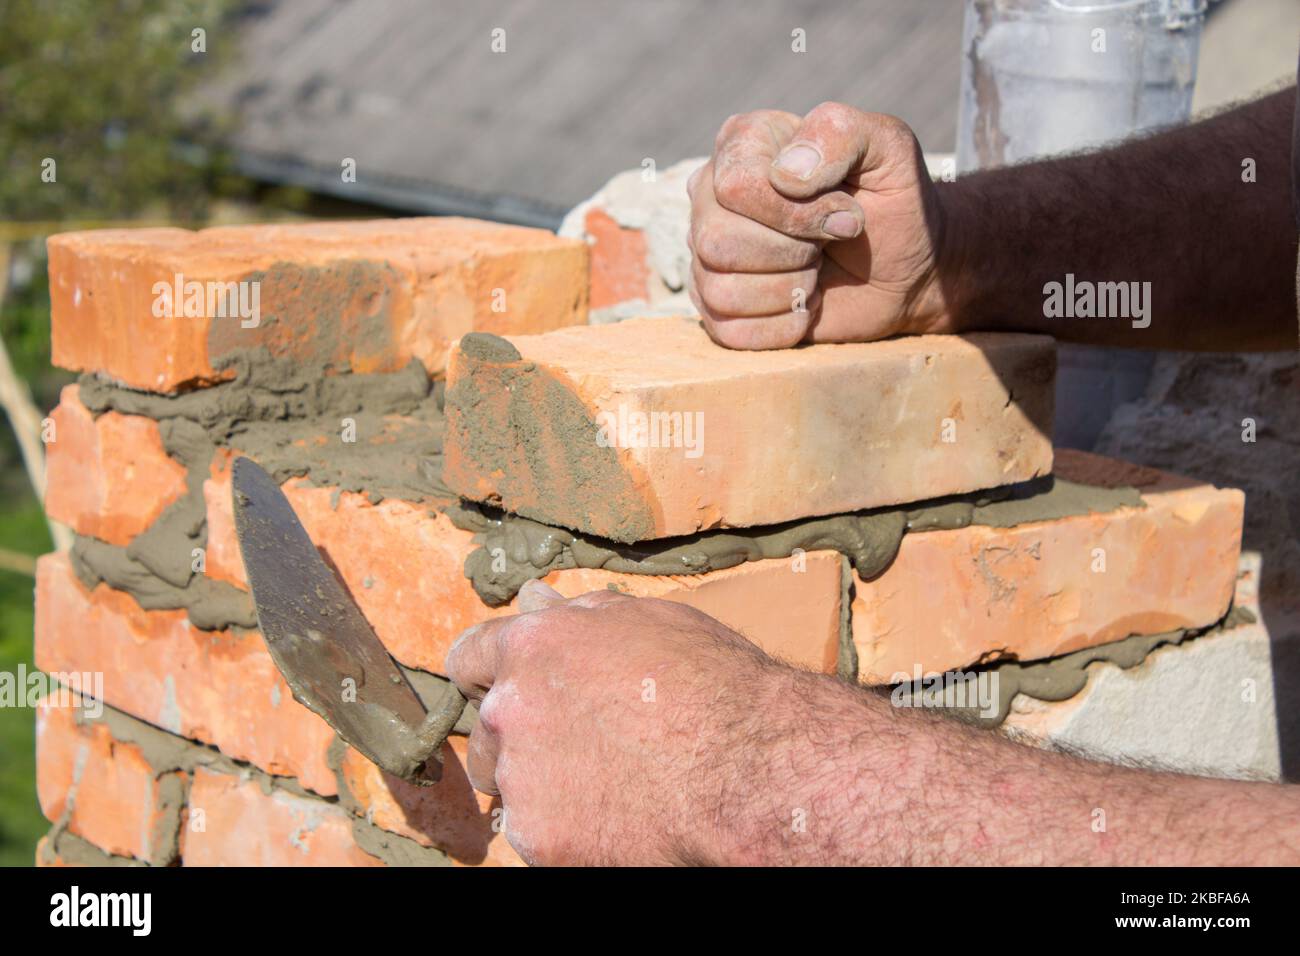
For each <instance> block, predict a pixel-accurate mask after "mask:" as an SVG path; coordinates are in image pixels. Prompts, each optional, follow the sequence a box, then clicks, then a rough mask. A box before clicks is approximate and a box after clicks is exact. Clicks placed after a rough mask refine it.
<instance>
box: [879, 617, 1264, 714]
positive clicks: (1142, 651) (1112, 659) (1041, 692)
mask: <svg viewBox="0 0 1300 956" xmlns="http://www.w3.org/2000/svg"><path fill="white" fill-rule="evenodd" d="M1254 622H1255V614H1254V612H1252V611H1251V610H1250V609H1249V608H1245V607H1240V606H1236V605H1234V606H1233V607H1231V608H1230V609H1229V610H1228V613H1227V614H1225V615H1224V616H1223V618H1222V619H1221V620H1219V621H1216V622H1215V623H1213V624H1211V625H1209V626H1208V627H1200V628H1182V629H1179V630H1174V631H1165V632H1164V633H1161V634H1132V635H1129V636H1128V637H1126V638H1124V639H1123V640H1120V641H1111V642H1110V643H1108V644H1098V645H1096V646H1094V647H1086V648H1083V649H1082V650H1078V651H1074V652H1072V653H1070V654H1062V655H1061V656H1059V657H1050V658H1044V659H1042V660H1036V661H1023V662H1022V661H1008V662H1006V663H1002V664H994V665H984V666H974V667H971V668H970V669H969V671H968V672H967V673H968V674H970V675H981V674H991V675H996V677H997V684H996V687H997V695H998V698H997V711H996V713H993V714H984V713H982V712H981V710H980V707H979V705H978V704H972V705H971V706H968V707H945V709H944V713H946V714H947V715H949V716H952V717H955V718H957V719H959V720H964V721H967V722H970V723H975V724H979V725H981V726H984V727H990V728H992V727H997V726H999V725H1000V724H1001V723H1002V722H1003V721H1004V720H1006V717H1007V713H1008V712H1009V711H1010V709H1011V701H1012V699H1013V698H1014V697H1015V696H1016V695H1017V694H1024V695H1025V696H1026V697H1033V698H1034V699H1036V700H1043V701H1061V700H1068V699H1069V698H1071V697H1073V696H1074V695H1075V694H1077V693H1079V691H1081V690H1083V688H1084V687H1085V686H1086V685H1087V683H1088V667H1089V665H1091V664H1096V663H1109V664H1114V665H1115V666H1117V667H1120V668H1123V669H1125V670H1127V669H1130V668H1133V667H1137V666H1138V665H1140V664H1141V663H1142V662H1143V661H1145V660H1146V659H1147V656H1148V655H1150V654H1151V653H1152V652H1153V651H1155V650H1156V649H1157V648H1160V647H1167V646H1177V645H1180V644H1183V643H1185V642H1187V641H1191V640H1195V639H1196V638H1198V637H1203V636H1205V635H1207V634H1218V633H1221V632H1223V631H1227V630H1231V629H1232V628H1235V627H1239V626H1241V625H1243V624H1253V623H1254ZM921 683H922V686H916V687H913V688H908V687H907V685H899V686H896V687H895V688H894V690H893V691H892V692H893V693H898V694H900V696H901V698H902V699H903V700H911V699H912V698H913V696H914V695H921V694H924V693H927V690H926V689H925V687H924V686H923V685H924V683H925V682H924V679H923V680H922V682H921Z"/></svg>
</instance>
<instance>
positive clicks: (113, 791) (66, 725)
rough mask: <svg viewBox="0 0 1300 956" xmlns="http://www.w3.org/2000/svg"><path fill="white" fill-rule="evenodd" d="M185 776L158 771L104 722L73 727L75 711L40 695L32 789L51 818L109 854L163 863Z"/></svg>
mask: <svg viewBox="0 0 1300 956" xmlns="http://www.w3.org/2000/svg"><path fill="white" fill-rule="evenodd" d="M184 780H185V775H184V774H182V773H177V772H167V773H163V774H156V773H155V772H154V770H153V768H152V767H151V766H150V765H149V762H148V760H147V759H146V757H145V755H144V753H143V752H142V751H141V750H140V748H139V747H137V746H135V745H134V744H129V743H122V742H120V741H116V740H114V739H113V736H112V734H110V733H109V730H108V728H107V727H106V726H104V725H103V724H95V723H91V724H86V725H79V724H78V723H77V718H76V710H74V709H73V708H72V707H69V706H59V705H57V704H55V703H53V702H52V701H51V700H50V699H49V698H46V699H43V700H42V701H41V702H40V703H39V704H38V705H37V710H36V792H37V797H38V799H39V800H40V804H41V812H42V813H43V814H45V817H46V819H48V820H50V821H51V822H58V821H60V820H61V819H63V817H64V816H65V814H66V815H67V825H68V829H69V831H71V832H72V833H75V834H76V835H77V836H79V837H82V838H84V839H86V840H89V841H90V842H91V843H93V844H95V845H96V846H98V847H100V848H101V849H103V850H104V851H106V852H108V853H112V854H115V855H117V856H130V857H135V858H136V859H139V860H146V861H149V862H153V863H161V864H166V863H168V862H170V854H169V852H168V847H169V846H170V847H172V849H173V850H174V839H175V835H176V829H177V827H178V825H179V822H180V817H179V813H180V807H179V804H178V803H175V804H174V805H173V806H172V807H171V808H170V809H169V807H168V806H167V801H168V799H169V798H170V799H171V800H172V801H173V802H174V801H176V799H177V798H179V797H180V796H181V794H182V793H183V787H184Z"/></svg>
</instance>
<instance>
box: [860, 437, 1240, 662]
mask: <svg viewBox="0 0 1300 956" xmlns="http://www.w3.org/2000/svg"><path fill="white" fill-rule="evenodd" d="M1107 468H1109V470H1110V471H1111V473H1112V474H1113V475H1114V476H1115V477H1116V478H1117V479H1118V481H1117V483H1124V482H1129V481H1132V480H1134V479H1137V480H1139V481H1141V482H1142V486H1141V488H1140V490H1141V492H1142V499H1143V501H1144V503H1145V505H1146V507H1145V508H1121V509H1118V510H1116V511H1112V512H1108V513H1105V514H1088V515H1079V516H1076V517H1071V518H1062V519H1060V520H1056V521H1040V522H1032V523H1029V524H1022V525H1017V526H1016V527H1013V528H989V527H981V526H975V525H972V526H971V527H968V528H961V529H957V530H947V531H925V532H919V533H914V534H908V535H906V536H904V538H903V543H902V546H901V547H900V548H899V552H898V557H897V558H896V559H895V560H894V562H893V564H891V565H890V566H889V568H887V569H886V570H885V572H884V573H883V574H881V575H880V576H878V577H877V578H875V579H874V580H872V581H862V580H859V581H858V582H857V594H856V597H855V599H854V602H853V639H854V643H855V644H856V646H857V649H858V659H859V670H860V673H861V675H862V676H863V678H864V679H865V680H868V681H871V682H889V681H890V680H891V678H893V677H894V676H895V675H897V674H900V673H906V674H908V675H909V676H911V675H912V674H913V673H914V670H915V668H916V667H918V666H919V667H920V668H921V670H922V671H923V672H926V673H928V672H939V671H944V670H948V669H954V668H961V667H965V666H967V665H969V664H972V663H974V662H976V661H981V660H993V659H1003V658H1007V659H1019V660H1037V659H1039V658H1044V657H1053V656H1056V655H1058V654H1066V653H1069V652H1070V651H1076V650H1079V649H1081V648H1085V647H1092V646H1095V645H1097V644H1105V643H1108V642H1110V641H1116V640H1120V639H1122V638H1125V637H1128V636H1129V635H1132V634H1159V633H1162V632H1164V631H1170V630H1174V629H1176V628H1187V627H1202V626H1205V625H1207V624H1212V623H1213V622H1215V621H1217V620H1218V619H1219V618H1220V617H1222V616H1223V614H1224V613H1225V612H1226V611H1227V609H1228V605H1229V603H1230V602H1231V600H1232V594H1233V588H1234V585H1235V581H1236V577H1237V560H1238V556H1239V554H1240V550H1241V521H1242V509H1243V505H1244V496H1243V495H1242V493H1241V492H1240V491H1237V490H1235V489H1217V488H1214V487H1212V486H1209V485H1200V484H1197V483H1195V482H1191V481H1188V480H1186V479H1182V478H1177V477H1175V476H1172V475H1166V474H1162V473H1159V472H1154V471H1152V470H1151V469H1143V470H1141V471H1135V470H1134V468H1133V466H1130V465H1126V464H1125V463H1123V462H1110V461H1108V460H1106V459H1100V461H1099V460H1098V458H1097V456H1086V457H1084V456H1083V455H1082V453H1078V452H1072V453H1064V452H1062V453H1061V455H1060V458H1059V460H1058V469H1057V473H1058V475H1059V476H1061V477H1066V478H1070V477H1074V478H1077V479H1089V478H1092V479H1093V480H1095V479H1096V477H1097V476H1098V475H1099V474H1103V473H1104V472H1105V470H1106V469H1107ZM1096 548H1101V549H1103V550H1104V552H1105V568H1106V570H1105V571H1104V572H1096V571H1093V570H1092V568H1093V566H1094V549H1096Z"/></svg>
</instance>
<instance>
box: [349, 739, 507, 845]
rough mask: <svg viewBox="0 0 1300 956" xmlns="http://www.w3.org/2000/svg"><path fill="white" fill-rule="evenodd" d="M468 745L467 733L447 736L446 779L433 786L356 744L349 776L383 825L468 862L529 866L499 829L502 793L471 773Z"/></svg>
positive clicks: (369, 813) (356, 794)
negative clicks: (405, 776) (474, 781)
mask: <svg viewBox="0 0 1300 956" xmlns="http://www.w3.org/2000/svg"><path fill="white" fill-rule="evenodd" d="M468 745H469V744H468V740H467V739H466V738H464V737H449V738H448V739H447V742H446V743H445V744H443V747H442V779H441V780H440V781H438V783H436V784H434V785H433V786H431V787H419V786H416V785H414V784H410V783H407V782H406V781H405V780H402V779H401V778H400V777H394V776H393V775H392V774H388V773H385V772H384V771H382V770H380V769H379V768H378V767H376V766H375V765H374V764H372V763H371V762H370V761H369V760H367V759H366V758H365V757H363V756H361V754H359V753H357V752H356V751H355V750H353V749H352V748H351V747H349V748H347V750H346V751H345V753H344V756H343V761H342V766H341V770H342V773H343V780H344V782H345V784H346V785H347V788H348V791H349V792H350V793H351V795H352V798H353V800H355V801H356V804H357V811H358V812H359V813H361V814H362V815H364V816H365V818H366V819H367V820H369V821H370V822H371V823H373V824H374V825H375V826H377V827H381V828H383V829H385V830H388V831H390V832H392V833H397V834H400V835H401V836H404V837H408V838H410V839H412V840H414V841H416V842H417V843H419V844H420V845H421V846H431V847H437V848H438V849H440V850H442V851H443V852H445V853H446V854H447V855H448V856H449V857H451V858H452V860H453V861H454V862H456V863H460V864H464V865H467V866H471V865H475V866H476V865H480V864H482V865H486V866H523V865H524V864H523V860H521V859H520V858H519V855H518V854H517V853H515V851H514V849H513V848H512V847H511V846H510V844H509V843H507V842H506V840H505V837H504V836H502V835H501V834H500V833H499V832H497V831H498V830H499V829H500V827H499V820H500V809H501V801H500V799H499V798H495V797H489V796H486V795H485V794H482V793H479V792H478V791H477V790H475V789H474V788H473V787H472V786H471V785H470V782H469V778H468V777H467V776H466V775H465V759H466V750H467V748H468ZM494 825H495V828H494Z"/></svg>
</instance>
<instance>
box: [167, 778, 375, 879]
mask: <svg viewBox="0 0 1300 956" xmlns="http://www.w3.org/2000/svg"><path fill="white" fill-rule="evenodd" d="M200 810H201V811H202V813H201V814H196V811H200ZM189 813H190V816H189V820H188V822H187V825H186V828H185V852H184V857H183V861H184V865H185V866H382V865H383V863H382V862H381V861H379V860H378V859H376V858H375V857H373V856H371V855H370V854H368V853H366V852H365V851H364V850H362V849H361V848H360V847H358V846H357V844H356V841H355V840H354V839H353V838H352V821H351V820H350V819H349V817H348V813H347V811H345V810H344V809H343V808H342V807H340V806H338V805H337V804H334V803H327V802H326V801H324V800H319V799H316V798H313V797H303V796H298V795H297V794H293V793H289V792H287V791H285V790H280V789H277V788H272V789H271V790H270V792H267V791H266V790H264V789H263V788H262V785H261V784H260V783H259V782H258V781H256V780H253V779H249V778H242V777H238V776H234V775H232V774H223V773H213V772H212V771H209V770H206V769H203V768H199V769H198V770H196V771H195V772H194V786H193V787H192V788H191V790H190V802H189Z"/></svg>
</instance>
